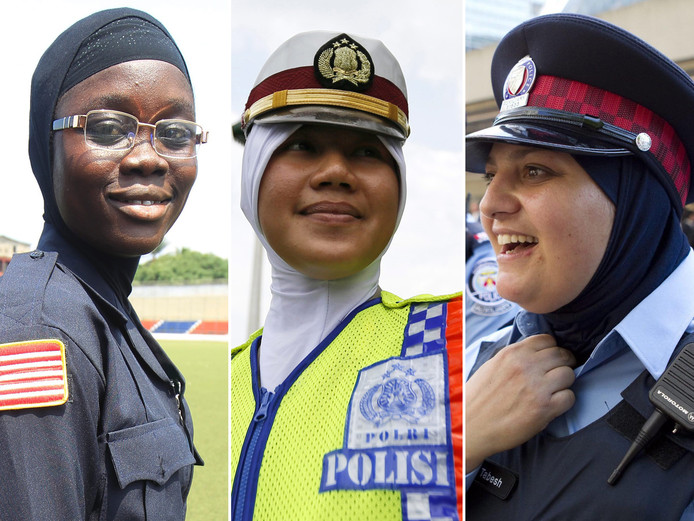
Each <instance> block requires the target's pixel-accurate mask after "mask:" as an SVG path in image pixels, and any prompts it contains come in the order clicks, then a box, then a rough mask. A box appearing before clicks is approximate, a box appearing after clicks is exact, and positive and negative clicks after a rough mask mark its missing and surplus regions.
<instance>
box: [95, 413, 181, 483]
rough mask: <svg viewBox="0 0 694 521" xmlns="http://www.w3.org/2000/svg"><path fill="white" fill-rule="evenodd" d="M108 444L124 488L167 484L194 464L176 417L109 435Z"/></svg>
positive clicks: (117, 474)
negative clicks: (143, 483) (140, 483)
mask: <svg viewBox="0 0 694 521" xmlns="http://www.w3.org/2000/svg"><path fill="white" fill-rule="evenodd" d="M106 442H107V445H108V448H109V452H110V454H111V461H112V462H113V467H114V469H115V471H116V477H117V478H118V485H119V486H120V487H121V489H124V488H125V487H127V486H128V485H129V484H130V483H133V482H134V481H142V480H148V481H153V482H155V483H157V484H158V485H164V484H165V483H166V482H167V481H169V479H170V478H171V476H173V475H174V474H175V473H176V472H177V471H178V470H179V469H181V468H182V467H185V466H187V465H192V464H194V463H195V458H194V456H193V454H192V452H191V450H190V446H189V444H188V439H187V438H186V435H185V434H184V432H183V429H182V428H181V427H180V426H179V425H178V424H177V423H176V421H175V420H174V419H173V418H164V419H162V420H157V421H154V422H150V423H146V424H144V425H138V426H136V427H129V428H127V429H122V430H119V431H114V432H110V433H109V434H108V436H107V440H106Z"/></svg>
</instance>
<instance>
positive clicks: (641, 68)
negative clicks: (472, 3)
mask: <svg viewBox="0 0 694 521" xmlns="http://www.w3.org/2000/svg"><path fill="white" fill-rule="evenodd" d="M492 86H493V89H494V96H495V97H496V102H497V104H498V105H499V107H500V112H499V114H498V116H497V117H496V119H495V121H494V125H493V126H492V127H489V128H487V129H484V130H480V131H478V132H474V133H472V134H468V135H467V136H466V170H467V171H469V172H478V173H483V172H484V169H485V163H486V160H487V155H488V154H489V149H490V147H491V144H492V143H494V142H505V143H512V144H518V145H527V146H539V147H543V148H550V149H554V150H560V151H564V152H568V153H570V154H586V155H598V156H600V155H602V156H623V155H630V154H635V155H637V156H638V157H639V158H640V159H641V160H643V161H645V162H646V163H647V164H648V165H649V167H650V170H651V171H653V172H654V173H655V174H656V175H657V176H658V178H659V180H660V181H661V182H662V183H663V185H664V186H665V188H666V190H667V191H668V193H669V194H670V197H671V199H672V201H673V204H674V205H675V207H679V208H681V207H682V205H684V204H687V203H690V202H692V201H694V190H692V186H691V185H692V184H691V183H690V171H691V166H690V158H692V157H694V125H692V124H691V118H692V116H691V115H692V113H693V112H694V82H692V80H691V78H690V77H689V76H688V75H687V73H685V72H684V71H683V70H682V69H681V68H680V67H678V66H677V65H676V64H675V63H674V62H673V61H672V60H670V59H668V58H667V57H665V56H664V55H663V54H662V53H660V52H659V51H657V50H656V49H654V48H653V47H651V46H650V45H648V44H647V43H645V42H644V41H643V40H641V39H639V38H637V37H636V36H634V35H633V34H631V33H629V32H627V31H624V30H623V29H620V28H619V27H616V26H614V25H612V24H609V23H607V22H605V21H603V20H599V19H597V18H593V17H589V16H583V15H577V14H568V13H561V14H552V15H546V16H540V17H537V18H533V19H532V20H529V21H527V22H524V23H522V24H521V25H519V26H518V27H516V28H515V29H513V30H512V31H510V32H509V33H508V34H507V35H506V36H505V37H504V38H503V39H502V41H501V42H500V43H499V46H498V47H497V49H496V51H495V53H494V58H493V60H492Z"/></svg>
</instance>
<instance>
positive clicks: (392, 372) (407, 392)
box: [320, 302, 456, 521]
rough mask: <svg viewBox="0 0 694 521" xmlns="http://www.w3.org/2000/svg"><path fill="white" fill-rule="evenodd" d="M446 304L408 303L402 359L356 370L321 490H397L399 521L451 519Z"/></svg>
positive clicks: (327, 457)
mask: <svg viewBox="0 0 694 521" xmlns="http://www.w3.org/2000/svg"><path fill="white" fill-rule="evenodd" d="M446 312H447V306H446V304H445V303H440V302H435V303H430V304H427V303H425V304H413V305H412V306H411V307H410V316H409V319H408V323H407V325H406V326H405V330H404V339H403V347H402V351H401V354H402V356H399V357H393V358H389V359H387V360H383V361H381V362H378V363H376V364H374V365H372V366H369V367H366V368H364V369H362V370H361V371H360V372H359V375H358V377H357V383H356V385H355V388H354V392H353V393H352V398H351V400H350V403H349V409H348V411H347V418H346V421H345V437H344V443H343V447H342V448H341V449H338V450H335V451H333V452H329V453H328V454H326V455H325V456H324V457H323V475H322V478H321V486H320V492H328V491H331V490H355V489H356V490H367V489H401V490H402V508H403V510H402V511H403V520H405V521H420V520H421V521H424V520H432V519H441V520H445V519H450V520H452V521H453V520H455V519H456V518H455V517H451V516H450V514H449V515H446V512H449V513H450V512H455V491H454V486H455V477H454V468H453V449H452V441H451V436H450V417H449V408H448V369H447V363H448V362H447V360H448V359H447V355H446V351H445V349H444V348H445V343H446V338H445V334H446Z"/></svg>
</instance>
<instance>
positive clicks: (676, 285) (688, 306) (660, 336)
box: [598, 250, 694, 379]
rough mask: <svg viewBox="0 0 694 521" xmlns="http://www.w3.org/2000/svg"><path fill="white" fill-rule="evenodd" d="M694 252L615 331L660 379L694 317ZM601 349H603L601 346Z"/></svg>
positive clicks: (649, 370)
mask: <svg viewBox="0 0 694 521" xmlns="http://www.w3.org/2000/svg"><path fill="white" fill-rule="evenodd" d="M693 294H694V252H692V251H691V250H690V251H689V255H687V257H685V259H684V260H683V261H682V262H681V263H680V265H679V266H678V267H677V268H676V269H675V270H674V271H673V272H672V273H671V274H670V276H669V277H668V278H667V279H665V280H664V281H663V282H662V284H660V286H658V287H657V288H656V289H655V291H653V292H652V293H651V294H650V295H648V296H647V297H646V298H645V299H643V300H642V301H641V302H640V303H639V304H638V305H637V306H636V307H635V308H634V309H632V310H631V312H630V313H629V314H628V315H627V316H626V317H624V319H623V320H622V321H621V322H620V323H619V324H618V325H617V326H616V327H615V330H616V331H617V332H618V333H619V334H620V336H621V337H622V338H623V339H624V341H625V342H626V344H627V345H628V346H629V348H630V349H631V350H632V351H633V352H634V354H635V355H636V356H637V357H638V358H639V360H641V363H643V365H644V366H645V367H646V369H648V372H649V373H651V375H652V376H653V378H656V379H657V378H659V377H660V375H661V374H662V373H663V371H664V370H665V368H666V367H667V364H668V361H669V360H670V358H671V357H672V353H673V351H674V349H675V347H676V346H677V344H678V343H679V341H680V339H681V338H682V335H683V334H684V333H685V331H686V330H687V328H688V327H689V325H690V323H691V322H692V318H693V317H694V299H692V297H691V296H692V295H693ZM598 347H599V346H598Z"/></svg>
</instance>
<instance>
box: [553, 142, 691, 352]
mask: <svg viewBox="0 0 694 521" xmlns="http://www.w3.org/2000/svg"><path fill="white" fill-rule="evenodd" d="M574 158H575V159H576V160H577V161H578V163H579V164H580V165H581V166H582V167H583V169H584V170H585V171H586V172H587V173H588V175H590V177H591V178H592V179H593V180H594V181H595V183H596V184H597V185H598V186H599V187H600V188H601V189H602V191H603V192H604V193H605V194H606V195H607V197H608V198H609V199H610V200H611V201H612V202H613V203H614V205H615V217H614V223H613V225H612V232H611V234H610V239H609V241H608V244H607V248H606V250H605V254H604V255H603V258H602V261H601V262H600V265H599V266H598V269H597V270H596V272H595V274H594V275H593V277H592V279H591V280H590V282H589V283H588V285H587V286H586V287H585V288H584V289H583V291H582V292H581V293H580V294H579V295H578V296H577V297H576V298H575V299H574V300H573V301H571V302H570V303H569V304H567V305H565V306H563V307H562V308H560V309H558V310H556V311H554V312H551V313H546V314H544V315H543V317H544V318H545V320H546V321H547V323H548V324H549V325H550V327H551V328H552V331H549V332H550V333H552V334H553V335H554V336H555V338H556V339H557V344H558V345H560V346H562V347H565V348H567V349H569V350H571V351H572V352H573V353H574V355H575V356H576V359H577V360H578V361H579V364H582V363H583V362H585V361H586V360H587V358H588V357H589V356H590V354H591V352H592V351H593V349H594V348H595V346H596V345H597V344H598V343H599V342H600V340H602V339H603V338H604V337H605V335H607V334H608V333H609V332H610V331H611V330H612V329H613V328H614V327H615V326H616V325H617V324H618V323H619V322H620V321H621V320H622V319H623V318H624V317H625V316H626V315H627V314H628V313H629V312H630V311H631V310H632V309H633V308H634V307H636V305H637V304H638V303H639V302H641V301H642V300H643V299H644V298H646V297H647V296H648V295H649V294H650V293H651V292H652V291H653V290H655V288H657V287H658V286H659V285H660V284H661V283H662V282H663V281H664V280H665V279H666V278H667V277H668V276H669V275H670V274H671V273H672V272H673V271H674V270H675V269H676V268H677V266H679V264H680V263H681V262H682V261H683V260H684V258H685V257H686V256H687V254H688V253H689V243H688V242H687V238H686V236H685V235H684V232H683V231H682V228H681V226H680V222H679V217H678V211H677V210H678V209H677V208H675V207H674V206H673V204H672V201H671V199H670V197H669V195H668V193H667V191H666V190H665V189H664V188H663V185H662V184H661V183H660V182H658V181H657V178H656V176H654V175H653V172H650V171H649V167H648V166H647V165H646V164H645V163H644V162H642V161H640V160H639V159H637V158H636V157H634V156H627V157H621V158H606V157H596V156H581V155H575V156H574ZM577 255H580V252H577Z"/></svg>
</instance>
